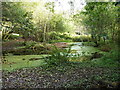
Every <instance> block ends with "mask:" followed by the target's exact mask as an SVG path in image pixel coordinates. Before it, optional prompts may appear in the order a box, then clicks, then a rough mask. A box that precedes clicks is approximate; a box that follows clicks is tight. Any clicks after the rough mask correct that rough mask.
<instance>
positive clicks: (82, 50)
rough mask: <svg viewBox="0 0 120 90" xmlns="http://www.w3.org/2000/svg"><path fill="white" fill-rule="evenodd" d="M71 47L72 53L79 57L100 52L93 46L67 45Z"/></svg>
mask: <svg viewBox="0 0 120 90" xmlns="http://www.w3.org/2000/svg"><path fill="white" fill-rule="evenodd" d="M68 44H70V45H72V47H71V50H72V51H74V53H73V54H75V53H78V54H80V55H91V53H94V52H101V51H100V50H99V49H98V48H96V47H93V46H83V45H82V42H73V43H68Z"/></svg>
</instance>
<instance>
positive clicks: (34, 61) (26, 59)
mask: <svg viewBox="0 0 120 90" xmlns="http://www.w3.org/2000/svg"><path fill="white" fill-rule="evenodd" d="M67 44H69V45H71V44H72V45H73V46H72V47H71V51H72V55H70V56H71V57H72V56H74V55H75V54H76V53H77V54H80V56H90V55H91V54H92V53H94V52H101V51H100V50H99V49H98V48H96V47H93V46H83V45H82V42H72V43H67ZM66 49H68V48H66ZM102 53H103V52H102ZM46 56H49V55H9V56H6V60H7V62H6V63H3V65H2V67H3V70H9V71H12V70H14V69H20V68H24V67H36V66H40V65H43V64H44V60H43V57H46ZM81 58H82V57H81ZM83 58H84V57H83Z"/></svg>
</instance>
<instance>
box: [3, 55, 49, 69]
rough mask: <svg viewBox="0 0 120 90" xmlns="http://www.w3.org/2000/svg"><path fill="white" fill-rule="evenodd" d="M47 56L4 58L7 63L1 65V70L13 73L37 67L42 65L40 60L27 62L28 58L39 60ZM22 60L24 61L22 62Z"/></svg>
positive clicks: (42, 62)
mask: <svg viewBox="0 0 120 90" xmlns="http://www.w3.org/2000/svg"><path fill="white" fill-rule="evenodd" d="M43 56H47V55H20V56H18V55H14V56H12V55H11V56H6V59H7V62H6V63H4V64H2V69H3V70H8V71H14V70H16V69H21V68H25V67H37V66H41V65H43V64H44V61H43V60H42V59H40V60H35V61H29V59H30V58H41V57H43ZM23 59H24V60H23Z"/></svg>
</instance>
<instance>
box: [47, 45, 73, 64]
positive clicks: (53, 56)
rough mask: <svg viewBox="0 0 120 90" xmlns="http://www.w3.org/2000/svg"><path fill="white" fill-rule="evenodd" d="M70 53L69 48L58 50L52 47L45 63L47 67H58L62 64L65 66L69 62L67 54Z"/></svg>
mask: <svg viewBox="0 0 120 90" xmlns="http://www.w3.org/2000/svg"><path fill="white" fill-rule="evenodd" d="M70 51H71V47H69V49H68V50H67V49H60V48H57V47H55V46H54V47H52V50H51V52H50V56H49V57H48V58H46V60H45V61H46V63H47V64H48V65H49V66H60V65H62V64H66V63H68V62H69V58H70V57H69V54H70Z"/></svg>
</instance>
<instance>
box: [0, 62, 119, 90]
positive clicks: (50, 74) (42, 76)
mask: <svg viewBox="0 0 120 90" xmlns="http://www.w3.org/2000/svg"><path fill="white" fill-rule="evenodd" d="M119 73H120V71H119V69H118V68H107V67H106V68H105V67H104V68H103V67H94V66H93V67H87V65H86V66H85V67H83V66H81V65H80V64H79V63H74V64H70V65H63V66H59V67H58V66H54V67H42V66H41V67H36V68H23V69H19V70H16V71H13V72H7V71H3V73H2V74H3V75H2V79H3V88H61V87H62V88H118V86H119V85H118V84H119V81H120V80H119V78H118V77H119V76H118V75H119Z"/></svg>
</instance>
